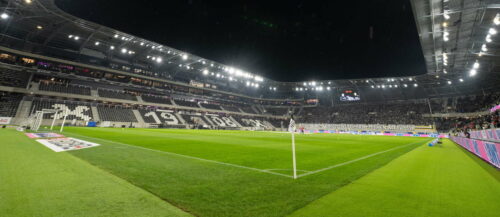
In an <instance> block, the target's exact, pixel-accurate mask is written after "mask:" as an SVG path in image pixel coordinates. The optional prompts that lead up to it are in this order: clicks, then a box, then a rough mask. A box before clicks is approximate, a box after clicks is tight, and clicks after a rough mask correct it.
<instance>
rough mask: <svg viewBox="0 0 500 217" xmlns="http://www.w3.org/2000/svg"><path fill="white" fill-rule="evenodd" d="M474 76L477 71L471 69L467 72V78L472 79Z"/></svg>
mask: <svg viewBox="0 0 500 217" xmlns="http://www.w3.org/2000/svg"><path fill="white" fill-rule="evenodd" d="M476 74H477V70H475V69H471V70H470V71H469V76H471V77H474V76H475V75H476Z"/></svg>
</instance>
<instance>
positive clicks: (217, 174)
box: [68, 128, 427, 217]
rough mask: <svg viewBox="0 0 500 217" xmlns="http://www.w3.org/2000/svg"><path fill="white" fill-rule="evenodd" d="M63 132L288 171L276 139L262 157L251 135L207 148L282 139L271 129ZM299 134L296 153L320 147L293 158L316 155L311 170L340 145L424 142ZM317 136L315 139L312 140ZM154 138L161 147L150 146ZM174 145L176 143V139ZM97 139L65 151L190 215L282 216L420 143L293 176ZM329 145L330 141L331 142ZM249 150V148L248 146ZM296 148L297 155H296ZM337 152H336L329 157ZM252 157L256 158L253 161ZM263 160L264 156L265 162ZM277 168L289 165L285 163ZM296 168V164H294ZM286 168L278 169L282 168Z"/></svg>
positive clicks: (372, 146) (286, 151) (286, 152)
mask: <svg viewBox="0 0 500 217" xmlns="http://www.w3.org/2000/svg"><path fill="white" fill-rule="evenodd" d="M68 129H69V131H71V132H73V133H77V134H80V133H81V134H82V135H85V136H89V137H93V135H95V136H96V137H98V138H104V139H109V140H112V141H117V140H119V141H118V142H122V141H125V142H124V143H127V144H134V145H137V144H138V143H146V145H142V146H143V147H144V146H148V147H162V146H171V145H172V146H174V147H176V148H180V147H183V148H185V149H190V150H189V151H190V152H192V153H204V154H205V155H203V156H208V157H210V158H209V159H217V157H220V154H221V153H224V152H225V151H227V152H228V153H226V154H228V155H233V156H231V158H228V159H235V158H241V159H240V161H241V162H245V163H246V164H245V165H251V166H252V167H254V168H262V169H289V168H291V155H290V154H291V150H290V145H289V144H286V146H285V145H283V144H280V143H276V144H273V143H267V144H266V145H265V146H270V147H269V149H265V150H270V151H269V152H270V153H269V154H267V155H265V156H261V155H262V154H263V152H262V148H266V147H265V146H264V145H262V144H261V143H260V141H259V140H255V138H252V139H251V140H249V141H247V142H245V143H244V144H241V145H240V146H241V147H242V149H241V150H235V147H239V146H238V144H232V145H228V146H224V145H215V147H212V146H211V144H215V143H217V141H219V140H223V141H224V142H228V141H230V140H232V135H233V134H235V137H237V138H238V139H237V140H239V139H240V138H242V137H252V136H253V135H252V134H264V135H263V137H261V140H266V137H273V135H274V136H277V138H278V139H276V138H271V139H275V140H278V141H279V140H281V139H283V137H282V135H281V134H277V133H250V132H224V133H220V134H219V133H217V132H216V131H201V132H200V131H192V130H180V132H177V131H179V130H143V129H131V131H130V132H134V133H128V132H129V131H128V130H129V129H125V130H121V129H103V131H100V130H99V129H90V130H89V129H86V128H68ZM150 131H152V132H150ZM108 132H112V133H110V134H111V137H110V138H106V137H105V135H106V134H107V133H108ZM139 132H140V133H139ZM150 133H151V135H153V141H154V142H152V141H149V139H150ZM161 134H165V135H168V134H176V135H174V136H177V135H179V134H184V135H185V137H186V138H191V137H196V136H198V135H199V134H203V135H201V136H202V137H204V138H210V137H209V135H208V134H213V136H212V137H211V139H212V141H208V142H209V144H210V145H200V144H198V145H194V146H190V145H189V142H186V141H179V140H178V139H173V140H172V139H169V138H168V136H165V137H163V139H159V138H158V136H159V135H161ZM140 135H142V136H140ZM288 136H289V135H287V138H289V137H288ZM155 137H156V138H155ZM303 138H304V139H303V140H302V141H303V142H302V143H301V146H302V149H300V151H305V152H313V151H312V150H315V151H317V150H321V151H320V152H318V154H317V155H311V156H308V155H303V156H302V158H299V159H302V162H301V161H299V165H301V163H302V164H305V163H307V162H314V159H306V158H305V157H312V158H315V157H318V158H317V159H319V160H324V161H323V162H322V163H321V164H318V165H319V166H315V167H314V168H316V169H318V168H323V167H325V166H328V165H331V164H332V163H335V158H336V157H337V156H342V155H345V154H346V153H350V152H351V151H344V150H342V147H343V148H344V149H350V148H351V147H352V148H353V149H354V150H356V149H358V150H359V149H361V147H362V146H363V145H364V146H365V147H366V149H368V150H369V151H368V153H375V152H376V150H380V148H384V149H382V150H387V148H391V147H398V146H399V145H404V144H408V143H411V142H415V141H422V142H424V141H426V140H427V139H419V138H407V140H401V139H400V138H395V137H385V138H382V139H380V138H377V140H374V138H371V137H364V138H366V139H367V140H369V141H362V139H361V140H360V138H359V136H352V139H353V140H355V141H359V143H361V144H358V145H351V144H352V143H353V142H351V141H349V138H348V136H339V137H336V136H334V135H329V136H322V135H321V136H316V135H305V136H304V137H303ZM308 139H310V140H309V141H310V143H307V142H304V141H308ZM89 140H90V139H89ZM207 140H208V139H207ZM316 141H321V143H322V144H318V143H317V142H316ZM342 141H347V142H346V144H342ZM374 141H377V142H380V141H382V143H385V144H387V145H381V144H373V143H372V142H374ZM156 142H159V143H160V144H152V143H156ZM177 142H180V143H182V144H183V145H179V144H176V143H177ZM100 143H101V144H103V145H102V146H100V147H97V148H92V149H84V150H79V151H73V152H71V154H73V155H75V156H77V157H80V158H82V159H84V160H86V161H88V162H90V163H92V164H93V165H96V166H98V167H100V168H103V169H105V170H107V171H109V172H110V173H113V174H115V175H116V176H119V177H121V178H123V179H125V180H128V181H130V182H131V183H133V184H134V185H136V186H139V187H141V188H144V189H146V190H147V191H149V192H152V193H154V194H156V195H157V196H158V197H161V198H162V199H164V200H167V201H169V202H170V203H172V204H174V205H175V206H178V207H181V208H182V209H186V210H189V212H190V213H193V214H194V215H197V216H218V217H224V216H285V215H287V214H290V213H292V212H294V211H295V210H297V209H300V208H302V207H303V206H305V205H307V204H309V203H311V202H312V201H314V200H316V199H318V198H320V197H322V196H323V195H326V194H329V193H330V192H332V191H334V190H336V189H338V188H340V187H342V186H344V185H346V184H349V183H350V182H352V181H354V180H356V179H358V178H359V177H362V176H364V175H365V174H367V173H369V172H370V171H373V170H374V169H376V168H379V167H381V166H383V165H385V164H387V163H388V162H390V161H391V160H392V159H394V158H396V157H398V156H400V155H402V154H404V153H406V152H408V151H410V150H412V149H413V148H415V147H417V146H419V145H418V144H414V145H410V146H406V147H402V148H400V149H396V150H393V151H390V152H386V153H383V154H380V155H376V156H373V157H371V158H367V159H364V160H361V161H357V162H354V163H351V164H348V165H344V166H342V167H338V168H335V169H332V170H327V171H324V172H322V173H317V174H313V175H310V176H306V177H303V178H301V179H297V180H294V179H290V178H284V177H279V176H274V175H269V174H266V173H260V172H256V171H252V170H244V169H241V168H236V167H221V166H215V164H213V163H209V162H204V161H200V160H196V159H189V158H184V157H179V156H174V155H165V154H163V153H160V152H153V151H150V150H145V149H137V148H133V147H128V146H123V145H118V144H114V143H111V142H104V141H103V142H100ZM254 143H257V144H254ZM328 143H330V145H329V144H328ZM177 146H180V147H177ZM273 146H278V147H273ZM329 146H332V147H329ZM253 147H256V149H253ZM226 148H227V149H226ZM219 149H222V150H219ZM167 150H169V149H167ZM273 150H274V151H273ZM300 151H299V152H298V154H301V152H300ZM326 151H327V152H326ZM212 152H215V156H210V153H212ZM281 152H283V153H281ZM364 152H366V150H364ZM337 153H338V154H339V155H336V154H337ZM351 153H352V152H351ZM356 153H357V152H356ZM281 154H284V155H286V157H282V156H281ZM356 156H357V154H354V155H352V156H351V158H348V159H351V160H352V159H355V158H356ZM362 156H364V155H362ZM255 158H256V159H258V161H257V160H255ZM267 158H269V159H270V160H269V161H265V160H266V159H267ZM327 158H330V159H331V161H332V162H328V161H327V160H326V159H327ZM223 159H224V158H223ZM262 161H265V162H262ZM279 161H285V162H284V163H283V164H276V162H279ZM268 162H270V163H271V164H273V163H274V164H275V165H278V166H282V168H279V167H271V168H269V167H267V166H266V165H268ZM341 162H344V161H341ZM284 165H287V166H288V165H290V166H289V167H288V168H287V167H286V166H284ZM299 169H301V168H300V167H299ZM289 171H291V170H289ZM289 171H283V172H285V173H289ZM275 172H277V171H275Z"/></svg>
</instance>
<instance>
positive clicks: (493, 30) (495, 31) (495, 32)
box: [488, 28, 497, 35]
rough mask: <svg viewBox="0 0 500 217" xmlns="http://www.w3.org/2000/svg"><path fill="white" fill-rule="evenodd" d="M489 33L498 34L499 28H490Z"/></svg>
mask: <svg viewBox="0 0 500 217" xmlns="http://www.w3.org/2000/svg"><path fill="white" fill-rule="evenodd" d="M488 33H489V34H490V35H495V34H497V30H496V29H495V28H490V30H488Z"/></svg>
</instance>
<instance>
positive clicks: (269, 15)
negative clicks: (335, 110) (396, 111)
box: [56, 0, 425, 81]
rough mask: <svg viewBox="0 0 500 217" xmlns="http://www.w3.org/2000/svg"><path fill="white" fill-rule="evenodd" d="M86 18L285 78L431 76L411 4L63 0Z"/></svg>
mask: <svg viewBox="0 0 500 217" xmlns="http://www.w3.org/2000/svg"><path fill="white" fill-rule="evenodd" d="M56 2H57V3H58V5H59V7H61V8H62V9H63V10H65V11H67V12H69V13H71V14H73V15H76V16H78V17H81V18H84V19H87V20H90V21H93V22H96V23H99V24H102V25H105V26H108V27H111V28H115V29H118V30H120V31H123V32H126V33H130V34H133V35H137V36H140V37H143V38H145V39H148V40H152V41H155V42H158V43H162V44H164V45H167V46H170V47H173V48H176V49H179V50H183V51H187V52H190V53H193V54H195V55H198V56H201V57H204V58H207V59H210V60H215V61H218V62H220V63H223V64H226V65H230V66H234V67H237V68H240V69H243V70H246V71H249V72H253V73H257V74H261V75H263V76H264V77H267V78H271V79H274V80H278V81H303V80H312V79H342V78H364V77H384V76H405V75H415V74H423V73H425V62H424V59H423V56H422V52H421V49H420V44H419V40H418V34H417V30H416V26H415V21H414V18H413V14H412V10H411V5H410V3H409V1H407V0H363V1H335V0H326V1H313V0H301V1H299V0H287V1H271V0H267V1H259V0H247V1H237V0H211V1H210V0H186V1H182V0H162V1H157V0H143V1H137V0H133V1H132V0H130V1H127V0H57V1H56Z"/></svg>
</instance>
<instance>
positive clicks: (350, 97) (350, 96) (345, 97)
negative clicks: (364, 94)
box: [340, 89, 361, 102]
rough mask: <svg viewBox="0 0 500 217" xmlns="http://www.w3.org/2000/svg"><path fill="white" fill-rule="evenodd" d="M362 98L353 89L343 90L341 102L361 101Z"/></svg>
mask: <svg viewBox="0 0 500 217" xmlns="http://www.w3.org/2000/svg"><path fill="white" fill-rule="evenodd" d="M359 100H361V98H360V97H359V94H358V93H357V92H356V91H354V90H351V89H347V90H343V91H342V92H341V94H340V101H346V102H348V101H359Z"/></svg>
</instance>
